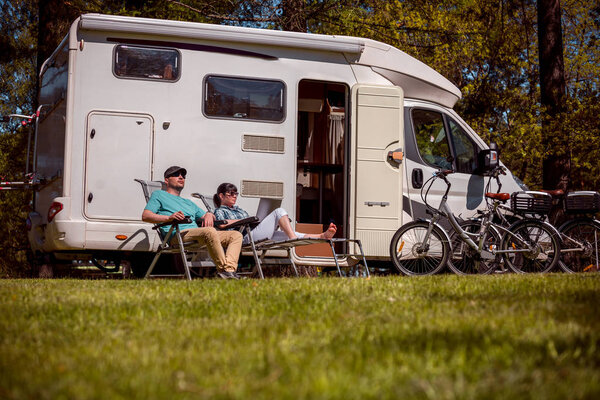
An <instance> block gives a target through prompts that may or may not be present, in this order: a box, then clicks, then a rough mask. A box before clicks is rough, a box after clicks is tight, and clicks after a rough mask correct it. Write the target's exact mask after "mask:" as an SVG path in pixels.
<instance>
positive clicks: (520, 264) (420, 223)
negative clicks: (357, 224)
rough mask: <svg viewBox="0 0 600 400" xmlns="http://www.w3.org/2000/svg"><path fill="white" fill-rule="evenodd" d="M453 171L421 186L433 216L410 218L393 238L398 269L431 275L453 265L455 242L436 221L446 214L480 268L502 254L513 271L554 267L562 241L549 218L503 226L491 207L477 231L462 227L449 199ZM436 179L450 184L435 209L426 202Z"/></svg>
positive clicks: (491, 195)
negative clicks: (452, 255) (453, 246)
mask: <svg viewBox="0 0 600 400" xmlns="http://www.w3.org/2000/svg"><path fill="white" fill-rule="evenodd" d="M453 172H454V171H452V170H440V171H436V172H434V173H433V176H432V177H431V178H430V179H429V180H428V181H427V182H426V183H425V184H424V185H423V188H422V189H421V197H422V198H423V201H424V203H425V205H426V206H427V209H428V213H429V214H431V215H432V218H431V219H429V220H417V221H413V222H409V223H407V224H405V225H403V226H402V227H400V228H399V229H398V230H397V231H396V233H395V234H394V236H393V237H392V241H391V243H390V255H391V258H392V262H393V264H394V266H395V267H396V268H397V269H398V271H400V272H402V273H404V274H406V275H432V274H435V273H437V272H439V271H441V270H442V268H444V266H445V265H446V264H448V265H450V263H449V257H450V255H451V254H453V251H452V244H451V241H450V237H449V236H448V234H447V233H446V232H445V231H444V230H443V229H442V227H441V226H440V225H439V224H438V221H439V220H440V219H441V218H442V217H446V218H447V219H448V220H449V222H450V225H451V227H452V229H453V230H454V232H456V234H457V235H458V236H457V237H459V238H460V240H461V242H463V243H465V244H466V246H468V248H469V249H470V250H469V251H466V249H467V247H465V252H464V253H465V254H464V256H465V257H469V258H470V259H472V260H473V263H475V264H477V268H478V269H479V270H481V272H482V273H489V272H491V271H492V270H493V269H494V268H495V267H496V266H497V265H498V263H499V260H500V259H499V256H501V257H502V259H503V260H504V263H505V264H506V265H508V266H509V268H510V269H511V270H513V271H514V272H519V273H525V272H547V271H549V270H551V269H552V268H554V266H555V265H556V263H557V262H558V258H559V257H558V255H559V254H560V243H559V240H558V238H557V235H556V233H555V230H554V228H553V227H551V226H550V225H549V224H547V223H545V222H542V221H539V220H537V219H532V218H524V219H522V220H520V221H517V222H516V223H514V224H513V225H511V226H510V227H509V228H505V227H503V226H501V225H499V224H496V223H494V222H492V219H493V213H492V212H490V210H487V211H485V212H484V213H483V216H482V218H481V219H480V220H478V222H479V229H478V231H477V232H468V231H467V230H465V229H463V228H462V227H461V226H460V223H459V222H458V220H457V219H456V217H455V216H454V215H453V214H452V211H451V209H450V207H449V206H448V204H447V200H448V193H449V192H450V188H451V186H452V185H451V183H450V182H449V181H448V179H447V175H449V174H451V173H453ZM436 179H442V180H443V181H444V183H445V184H446V191H445V193H444V195H443V196H442V200H441V202H440V205H439V207H438V208H437V209H435V208H433V207H431V206H430V205H429V204H428V203H427V194H428V193H429V190H430V189H431V186H432V185H433V183H434V182H435V180H436ZM426 188H427V189H426ZM424 190H425V195H424V196H423V191H424ZM486 196H487V197H488V198H492V199H497V200H501V199H505V198H506V196H507V194H505V193H497V194H494V193H487V194H486ZM501 233H502V235H501ZM488 235H489V236H488ZM490 237H491V239H490ZM490 240H491V242H492V244H490ZM498 243H499V244H500V246H498Z"/></svg>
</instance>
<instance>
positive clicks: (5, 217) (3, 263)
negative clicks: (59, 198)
mask: <svg viewBox="0 0 600 400" xmlns="http://www.w3.org/2000/svg"><path fill="white" fill-rule="evenodd" d="M0 4H1V6H0V20H1V21H2V25H1V28H0V29H1V33H2V34H1V35H0V41H1V48H2V49H3V51H1V52H0V76H1V77H2V80H1V82H0V115H8V114H12V113H18V114H24V115H31V114H32V113H33V111H34V106H35V79H32V77H34V76H35V56H36V37H37V32H36V30H35V26H36V20H37V16H36V13H35V2H34V1H30V0H16V1H10V2H2V3H0ZM20 122H21V120H18V119H13V120H11V122H10V123H3V124H0V181H5V180H8V181H13V180H19V181H22V180H24V179H25V177H24V176H23V172H24V171H25V160H26V148H27V139H28V135H29V134H30V133H31V132H32V130H31V127H23V126H21V124H20ZM30 200H31V193H30V192H22V191H7V190H0V220H1V221H2V223H0V237H1V238H2V242H0V253H1V254H2V256H0V276H6V275H9V276H10V275H14V271H16V270H18V269H16V268H15V265H17V266H19V267H21V266H22V265H26V264H25V261H26V249H27V247H28V244H27V239H26V235H25V218H26V217H27V212H28V210H29V207H30ZM19 269H21V268H19Z"/></svg>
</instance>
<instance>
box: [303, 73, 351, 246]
mask: <svg viewBox="0 0 600 400" xmlns="http://www.w3.org/2000/svg"><path fill="white" fill-rule="evenodd" d="M298 96H299V98H298V135H297V137H298V142H297V179H296V188H297V190H296V219H297V222H298V224H297V229H298V231H299V232H312V231H314V232H322V229H323V226H327V225H329V223H330V222H333V223H335V224H336V225H337V227H338V234H337V235H336V236H339V237H346V235H347V232H346V230H347V220H348V212H347V210H348V195H347V193H348V191H347V185H348V182H347V180H348V178H347V173H346V171H347V170H348V168H347V164H348V159H349V158H348V154H347V142H348V140H347V134H348V88H347V86H346V85H343V84H339V83H332V82H322V81H311V80H302V81H300V84H299V88H298ZM301 252H302V250H300V249H299V251H298V253H301ZM299 255H300V254H299Z"/></svg>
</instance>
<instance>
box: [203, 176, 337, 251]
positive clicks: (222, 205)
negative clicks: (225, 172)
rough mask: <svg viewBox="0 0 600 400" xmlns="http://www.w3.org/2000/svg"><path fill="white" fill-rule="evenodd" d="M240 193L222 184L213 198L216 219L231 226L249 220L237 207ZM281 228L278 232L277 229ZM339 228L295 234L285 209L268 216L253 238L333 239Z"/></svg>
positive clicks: (232, 187) (253, 232) (231, 186)
mask: <svg viewBox="0 0 600 400" xmlns="http://www.w3.org/2000/svg"><path fill="white" fill-rule="evenodd" d="M237 196H238V191H237V188H236V187H235V185H234V184H232V183H221V184H220V185H219V187H218V188H217V193H216V194H215V195H214V196H213V202H214V203H215V206H217V209H216V210H215V213H214V214H215V217H216V219H217V220H224V221H227V224H231V223H233V222H236V221H238V220H240V219H244V218H248V216H249V215H248V213H247V212H246V211H244V210H243V209H242V208H240V207H238V206H236V205H235V202H236V201H237ZM278 227H279V228H281V231H280V230H277V228H278ZM221 228H222V229H227V225H221ZM336 231H337V227H336V226H335V224H333V223H331V224H329V228H327V230H326V231H325V232H323V233H299V232H294V230H293V229H292V224H291V223H290V219H289V218H288V213H287V211H285V210H284V209H283V208H277V209H276V210H274V211H273V212H271V213H270V214H269V215H267V216H266V217H265V218H264V219H263V220H262V221H261V222H260V224H258V225H257V226H256V227H255V228H254V229H252V237H253V238H254V241H257V242H258V241H260V240H265V239H271V240H276V241H280V240H286V239H309V238H310V239H331V238H332V237H333V236H334V235H335V232H336ZM248 242H249V239H248V238H247V237H244V243H248Z"/></svg>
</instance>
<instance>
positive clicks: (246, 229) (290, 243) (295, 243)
mask: <svg viewBox="0 0 600 400" xmlns="http://www.w3.org/2000/svg"><path fill="white" fill-rule="evenodd" d="M192 196H193V197H196V198H198V199H200V200H202V202H203V203H204V206H205V207H206V209H207V210H208V211H209V212H213V211H214V204H211V203H212V201H210V202H209V201H208V200H207V199H206V196H204V195H202V194H200V193H192ZM263 200H266V199H261V201H263ZM259 208H260V205H259ZM259 222H260V221H259V219H258V218H256V217H249V218H246V219H243V220H240V221H237V222H236V223H235V224H232V225H229V226H228V228H239V229H240V231H241V232H242V234H247V235H248V239H249V243H248V244H247V245H245V246H243V247H242V252H244V251H252V255H253V257H254V261H255V271H253V273H254V272H257V273H258V276H259V277H260V278H261V279H264V278H265V277H264V274H263V270H262V265H263V264H264V263H265V255H266V252H267V251H269V250H285V251H286V252H287V258H288V260H289V262H290V264H291V265H292V268H293V269H294V273H295V274H296V276H299V274H298V268H297V267H296V264H295V263H294V259H293V257H292V253H291V251H292V249H293V248H295V247H299V246H308V245H311V244H315V243H328V244H329V246H330V247H331V254H332V256H333V259H334V261H335V266H336V269H337V272H338V275H339V276H343V275H342V270H341V266H340V264H341V263H342V260H344V259H346V258H347V257H351V258H355V259H358V257H359V256H360V259H362V261H363V264H364V266H365V270H366V274H367V276H370V275H369V267H368V266H367V260H366V258H365V255H364V252H363V249H362V244H361V242H360V240H358V239H343V238H333V239H288V240H283V241H274V240H263V241H259V242H255V241H254V238H253V237H252V229H253V228H254V227H255V226H256V225H258V223H259ZM335 243H347V244H348V247H350V246H349V245H350V244H354V245H356V246H358V248H359V253H356V252H354V253H344V254H340V253H336V251H335ZM259 252H260V253H261V254H260V256H259V255H258V253H259Z"/></svg>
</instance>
